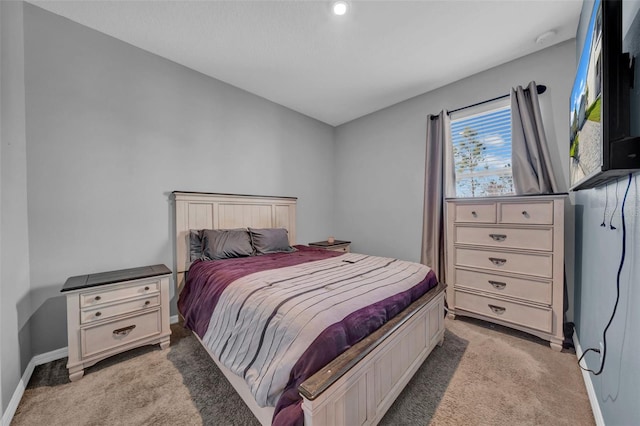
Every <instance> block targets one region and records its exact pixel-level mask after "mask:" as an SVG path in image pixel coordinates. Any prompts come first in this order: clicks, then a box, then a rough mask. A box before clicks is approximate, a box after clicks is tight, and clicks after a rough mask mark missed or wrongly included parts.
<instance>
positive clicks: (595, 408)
mask: <svg viewBox="0 0 640 426" xmlns="http://www.w3.org/2000/svg"><path fill="white" fill-rule="evenodd" d="M573 346H574V347H575V348H576V356H577V357H578V359H580V357H581V356H582V347H581V346H580V341H579V340H578V334H577V333H576V331H575V330H573ZM582 362H584V361H582ZM582 367H584V368H587V366H586V365H582ZM580 371H582V379H583V380H584V385H585V387H586V388H587V395H588V396H589V403H590V404H591V411H592V412H593V418H594V420H595V421H596V425H597V426H605V424H604V417H602V411H601V410H600V403H599V402H598V396H597V395H596V389H595V388H594V387H593V382H592V381H591V374H590V373H589V372H588V371H585V370H583V369H582V368H581V369H580Z"/></svg>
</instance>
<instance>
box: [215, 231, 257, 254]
mask: <svg viewBox="0 0 640 426" xmlns="http://www.w3.org/2000/svg"><path fill="white" fill-rule="evenodd" d="M252 254H253V247H251V239H250V237H249V233H248V232H247V230H246V229H204V230H203V231H202V259H204V260H218V259H229V258H232V257H244V256H251V255H252Z"/></svg>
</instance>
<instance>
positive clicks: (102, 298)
mask: <svg viewBox="0 0 640 426" xmlns="http://www.w3.org/2000/svg"><path fill="white" fill-rule="evenodd" d="M159 292H160V282H159V281H158V280H152V281H146V282H142V283H137V284H135V285H129V286H122V287H116V288H113V289H105V288H101V289H99V290H96V291H92V292H86V293H82V294H81V295H80V307H82V308H85V307H89V306H98V305H102V304H105V303H110V302H116V301H118V300H123V299H130V298H133V297H138V296H142V295H145V294H153V293H159Z"/></svg>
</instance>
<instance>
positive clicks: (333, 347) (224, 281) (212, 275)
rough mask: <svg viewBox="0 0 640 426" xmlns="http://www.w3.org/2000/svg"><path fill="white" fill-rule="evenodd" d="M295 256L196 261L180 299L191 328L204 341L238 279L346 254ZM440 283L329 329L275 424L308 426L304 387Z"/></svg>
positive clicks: (306, 357)
mask: <svg viewBox="0 0 640 426" xmlns="http://www.w3.org/2000/svg"><path fill="white" fill-rule="evenodd" d="M297 249H298V251H296V252H294V253H275V254H270V255H264V256H256V257H249V258H238V259H228V260H224V261H211V262H202V261H196V262H194V263H193V265H192V266H191V269H190V271H189V275H188V278H187V283H186V285H185V288H184V289H183V291H182V293H181V294H180V298H179V300H178V309H179V310H180V313H181V314H182V316H183V317H184V319H185V326H186V327H187V328H190V329H191V330H193V331H194V332H196V334H198V336H200V338H203V336H204V335H205V333H206V332H207V328H208V325H209V322H210V319H211V315H212V312H213V310H214V308H215V306H216V304H217V302H218V300H219V299H220V296H221V294H222V293H223V292H224V290H225V288H226V287H227V286H229V285H230V284H231V283H233V282H234V281H235V280H237V279H239V278H242V277H244V276H247V275H249V274H252V273H255V272H261V271H265V270H270V269H276V268H283V267H287V266H293V265H299V264H303V263H307V262H313V261H317V260H322V259H327V258H330V257H335V256H341V255H342V253H339V252H332V251H325V250H318V249H312V248H309V247H306V246H297ZM436 284H437V280H436V278H435V275H434V273H433V271H429V273H428V274H427V276H426V277H425V278H424V279H423V280H422V281H420V282H419V283H418V284H417V285H415V286H413V287H411V288H410V289H409V290H406V291H403V292H401V293H398V294H395V295H393V296H391V297H388V298H386V299H384V300H381V301H379V302H377V303H374V304H372V305H369V306H366V307H364V308H362V309H359V310H357V311H355V312H353V313H351V314H350V315H348V316H347V317H345V318H344V319H342V320H341V321H338V322H336V323H334V324H332V325H331V326H329V327H327V328H326V329H325V330H324V331H323V332H322V333H321V334H320V335H319V336H318V337H317V338H316V339H315V340H314V341H313V343H312V344H311V345H310V346H309V348H308V349H307V350H306V351H305V352H304V353H303V355H302V356H301V357H300V358H299V359H298V362H297V363H296V364H295V366H294V367H293V369H292V370H291V373H290V376H289V381H288V383H287V386H286V388H285V390H284V392H283V393H282V395H281V397H280V399H279V400H278V402H277V404H276V407H275V413H274V418H273V424H274V425H294V424H299V425H302V424H303V422H304V418H303V413H302V408H301V405H302V398H301V397H300V395H299V393H298V386H299V385H300V384H301V383H302V382H303V381H305V380H306V379H307V378H309V377H311V376H312V375H313V374H314V373H316V372H317V371H318V370H320V369H321V368H322V367H323V366H325V365H326V364H327V363H329V362H330V361H331V360H333V359H334V358H336V357H337V356H338V355H340V354H341V353H342V352H344V351H346V350H347V349H349V348H350V347H351V346H352V345H354V344H356V343H357V342H359V341H360V340H362V339H363V338H364V337H366V336H367V335H369V334H371V333H372V332H374V331H375V330H377V329H378V328H379V327H380V326H382V325H383V324H384V323H386V322H387V321H388V320H389V319H391V318H393V317H394V316H395V315H397V314H398V313H399V312H400V311H402V310H403V309H405V308H406V307H407V306H409V305H410V304H411V303H413V302H414V301H415V300H417V299H418V298H420V296H422V295H423V294H425V293H426V292H427V291H428V290H429V289H431V288H433V287H435V286H436Z"/></svg>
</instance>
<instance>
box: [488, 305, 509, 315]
mask: <svg viewBox="0 0 640 426" xmlns="http://www.w3.org/2000/svg"><path fill="white" fill-rule="evenodd" d="M487 306H489V307H490V308H491V310H492V311H493V313H494V314H496V315H502V314H504V311H506V310H507V308H503V307H502V306H496V305H487Z"/></svg>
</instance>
